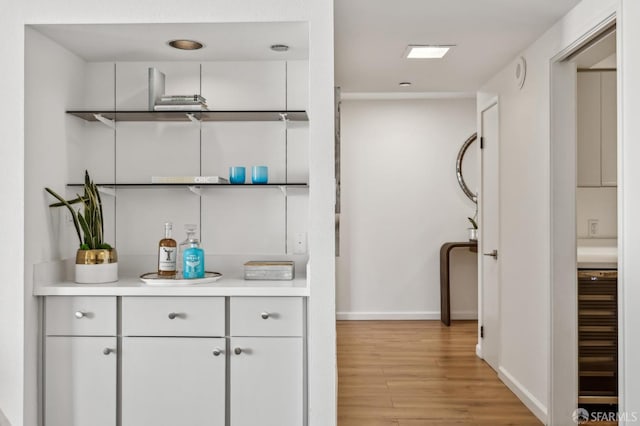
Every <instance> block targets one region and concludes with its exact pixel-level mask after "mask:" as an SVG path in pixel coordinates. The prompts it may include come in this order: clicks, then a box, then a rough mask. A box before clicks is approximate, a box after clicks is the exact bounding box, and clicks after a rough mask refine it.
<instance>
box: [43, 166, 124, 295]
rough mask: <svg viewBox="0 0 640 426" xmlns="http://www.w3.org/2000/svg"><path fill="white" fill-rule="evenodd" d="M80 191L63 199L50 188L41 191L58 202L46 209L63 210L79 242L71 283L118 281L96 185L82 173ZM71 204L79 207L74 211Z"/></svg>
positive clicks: (87, 174) (113, 252) (116, 265)
mask: <svg viewBox="0 0 640 426" xmlns="http://www.w3.org/2000/svg"><path fill="white" fill-rule="evenodd" d="M83 189H84V191H83V193H82V194H77V195H76V198H74V199H72V200H65V199H64V198H63V197H61V196H60V195H58V194H57V193H56V192H55V191H53V190H52V189H51V188H45V190H46V191H47V192H48V193H49V194H51V195H52V196H53V197H54V198H56V199H57V200H58V201H57V202H55V203H52V204H50V205H49V207H66V208H67V209H68V210H69V212H70V213H71V218H72V219H73V225H74V227H75V229H76V234H77V235H78V242H79V248H78V251H77V253H76V265H75V282H77V283H80V284H97V283H107V282H114V281H118V254H117V252H116V249H115V248H113V247H111V246H110V245H109V244H107V243H105V242H104V224H103V214H102V200H101V199H100V193H99V192H98V187H97V185H96V184H95V183H93V182H92V181H91V178H90V177H89V173H88V172H87V171H86V170H85V172H84V187H83ZM74 204H80V205H81V207H82V208H81V209H80V208H79V209H78V210H77V211H76V210H75V209H74V206H73V205H74Z"/></svg>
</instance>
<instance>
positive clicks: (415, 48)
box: [404, 44, 454, 59]
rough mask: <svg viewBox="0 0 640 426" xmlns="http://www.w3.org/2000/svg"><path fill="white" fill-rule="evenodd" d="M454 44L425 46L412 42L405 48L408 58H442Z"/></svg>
mask: <svg viewBox="0 0 640 426" xmlns="http://www.w3.org/2000/svg"><path fill="white" fill-rule="evenodd" d="M452 47H454V46H424V45H413V44H410V45H409V46H408V47H407V49H406V50H405V53H404V55H405V57H406V58H407V59H440V58H442V57H443V56H444V55H446V54H447V52H448V51H449V49H451V48H452Z"/></svg>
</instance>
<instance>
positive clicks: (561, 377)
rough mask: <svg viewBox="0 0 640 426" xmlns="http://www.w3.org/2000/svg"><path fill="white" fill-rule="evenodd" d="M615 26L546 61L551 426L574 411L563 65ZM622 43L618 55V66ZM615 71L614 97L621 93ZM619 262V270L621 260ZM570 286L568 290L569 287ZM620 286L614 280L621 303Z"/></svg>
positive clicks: (572, 134) (569, 135)
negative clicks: (547, 70)
mask: <svg viewBox="0 0 640 426" xmlns="http://www.w3.org/2000/svg"><path fill="white" fill-rule="evenodd" d="M615 23H616V13H612V14H610V15H609V16H607V17H605V18H604V19H603V20H601V21H600V22H598V23H596V24H595V25H594V26H593V27H591V28H589V29H588V30H587V31H586V32H585V33H583V34H582V35H581V36H580V37H578V38H577V39H576V40H574V41H573V42H572V43H571V44H569V45H568V46H567V47H566V48H565V49H563V50H562V51H560V52H559V53H558V54H557V55H555V56H554V57H553V58H551V60H550V64H549V65H550V86H551V87H550V94H551V96H550V100H551V104H550V130H551V131H550V162H551V169H550V181H549V183H550V188H549V193H550V208H551V211H550V218H551V223H550V235H549V242H550V265H551V268H550V287H549V294H548V296H549V307H550V312H549V314H550V316H549V343H550V348H549V349H550V350H549V380H548V384H549V390H548V394H549V403H548V419H549V424H553V425H569V424H573V423H571V415H572V413H573V411H574V410H575V409H576V408H577V406H578V316H577V288H578V283H577V273H576V271H577V267H578V263H577V254H576V250H577V247H576V246H577V244H576V242H577V240H576V224H577V223H576V222H577V219H576V185H577V128H576V126H577V115H576V106H577V103H576V102H577V100H576V86H577V69H576V68H577V67H576V65H575V64H573V63H571V62H569V61H567V59H569V58H570V57H571V56H572V55H573V54H574V53H576V52H577V51H578V50H579V49H580V48H581V47H583V46H585V45H586V44H587V43H589V42H590V41H591V40H593V39H594V38H595V37H597V36H598V35H600V34H601V33H602V32H603V31H605V30H606V29H608V28H610V27H611V26H612V25H613V24H615ZM620 40H621V37H618V40H617V47H616V51H617V52H618V65H620V63H621V62H620V52H621V49H620ZM620 71H621V70H620V67H619V66H618V75H617V83H618V87H617V92H618V94H620V93H621V86H620V82H621V72H620ZM617 102H618V247H620V246H621V242H622V239H623V237H624V235H623V233H622V228H621V223H622V221H621V212H622V210H621V208H620V206H621V204H620V203H621V195H622V183H623V182H622V178H621V156H620V146H621V142H622V140H621V135H622V132H621V131H620V130H621V129H620V124H621V120H620V116H621V113H622V108H621V96H618V100H617ZM618 258H619V261H618V262H619V264H620V259H621V256H619V257H618ZM567 284H568V285H567ZM621 288H622V282H621V280H620V279H619V280H618V293H619V297H621V295H622V293H621V291H620V290H621ZM621 307H622V305H621V304H620V303H619V310H620V311H619V313H618V321H619V331H618V334H619V340H618V347H619V353H620V354H623V352H622V348H623V346H622V327H621V325H622V324H621V321H622V318H623V312H622V311H621ZM623 365H624V364H623V363H622V362H621V361H619V362H618V381H619V385H618V389H619V391H618V392H619V405H618V407H619V410H620V411H623V410H624V404H623V401H624V398H623V395H622V390H623V389H624V386H623V380H624V373H623Z"/></svg>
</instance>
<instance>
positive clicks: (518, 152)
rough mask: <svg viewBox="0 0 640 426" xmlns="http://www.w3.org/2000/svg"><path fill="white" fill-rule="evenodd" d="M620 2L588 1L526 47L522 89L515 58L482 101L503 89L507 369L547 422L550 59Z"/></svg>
mask: <svg viewBox="0 0 640 426" xmlns="http://www.w3.org/2000/svg"><path fill="white" fill-rule="evenodd" d="M617 3H618V2H617V1H616V0H607V1H602V0H583V1H582V2H581V3H580V4H578V5H577V6H576V8H574V9H573V10H572V11H571V12H570V13H569V14H568V15H566V16H565V17H564V18H563V19H561V20H560V21H559V22H558V23H557V24H555V25H554V26H553V27H552V28H551V29H550V30H549V31H547V32H546V33H545V34H544V35H543V36H542V37H540V38H539V39H538V40H537V41H536V42H534V43H533V44H532V45H531V46H530V47H528V48H527V49H526V50H524V51H523V52H521V55H522V56H524V57H525V59H526V61H527V79H526V82H525V85H524V88H523V89H522V90H520V89H518V88H517V85H516V81H515V77H514V64H515V62H512V63H510V64H509V65H508V66H507V67H506V68H505V69H503V70H502V71H500V72H499V73H498V74H497V75H496V76H494V77H493V78H492V79H491V80H490V81H489V82H488V83H487V84H486V85H484V86H483V87H482V89H481V91H480V93H479V94H478V105H482V104H483V103H486V102H487V100H488V99H489V98H490V97H492V96H495V95H496V94H497V95H498V96H499V99H500V163H501V164H500V177H501V185H500V213H501V224H500V236H501V239H500V249H499V250H500V251H501V253H502V259H501V268H502V270H501V300H502V304H501V312H500V314H501V318H500V323H501V330H502V332H501V341H502V342H503V343H502V345H501V350H500V374H501V377H502V378H503V380H505V381H506V383H507V385H509V386H510V387H511V388H512V389H513V390H514V391H515V392H516V394H517V395H518V396H519V397H520V398H521V399H523V401H524V402H525V403H526V404H527V405H528V407H529V408H530V409H532V410H533V411H534V413H535V414H536V415H538V417H540V418H541V419H543V420H545V419H546V417H547V414H548V412H547V411H548V407H549V404H550V401H549V375H548V372H549V350H550V346H549V339H550V332H549V327H550V299H549V298H550V286H549V283H550V274H551V269H550V266H551V264H550V262H551V259H550V255H549V253H550V249H551V240H550V232H551V230H550V229H551V228H550V226H551V223H550V199H551V191H550V182H551V181H550V144H549V141H550V136H549V135H550V114H551V111H550V93H551V89H550V61H551V58H553V57H554V56H555V55H556V54H558V53H559V52H560V51H562V50H563V49H565V48H567V47H568V46H569V45H570V44H572V43H573V42H574V41H575V40H577V39H578V38H579V37H581V36H582V35H583V34H584V33H586V32H587V31H588V30H589V29H590V28H592V27H593V26H595V25H596V24H598V23H599V22H601V21H602V20H604V19H605V18H607V17H608V16H610V15H611V13H613V12H615V8H616V5H617ZM631 55H634V56H636V55H638V54H637V52H635V53H633V54H631ZM624 71H625V70H624V69H623V72H624ZM638 155H639V156H640V152H638ZM636 158H638V157H636ZM628 190H629V188H628V187H625V193H627V191H628ZM625 232H628V230H626V229H625ZM639 252H640V251H639ZM638 272H640V271H638ZM639 296H640V295H639ZM566 421H567V422H570V421H571V420H570V419H566ZM567 424H568V423H567Z"/></svg>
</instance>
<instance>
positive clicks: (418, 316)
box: [336, 311, 478, 321]
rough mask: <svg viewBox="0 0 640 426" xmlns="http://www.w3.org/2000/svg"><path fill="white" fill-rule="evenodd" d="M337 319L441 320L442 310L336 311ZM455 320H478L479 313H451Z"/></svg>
mask: <svg viewBox="0 0 640 426" xmlns="http://www.w3.org/2000/svg"><path fill="white" fill-rule="evenodd" d="M336 319H337V320H348V321H366V320H378V321H392V320H434V321H440V312H439V311H436V312H426V311H418V312H336ZM451 319H453V320H477V319H478V313H477V312H475V311H474V312H471V311H458V312H452V313H451Z"/></svg>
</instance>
